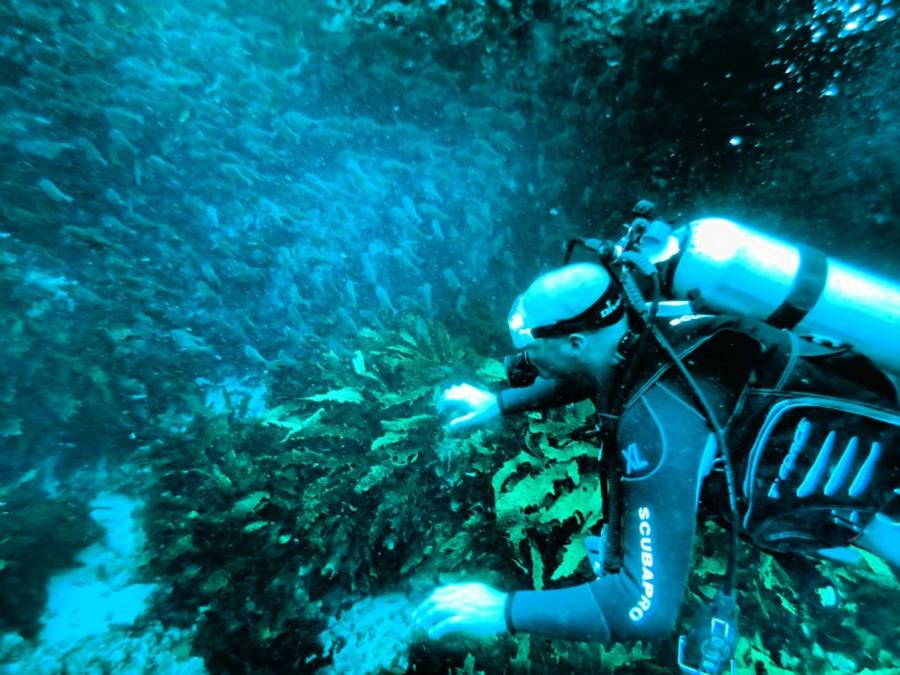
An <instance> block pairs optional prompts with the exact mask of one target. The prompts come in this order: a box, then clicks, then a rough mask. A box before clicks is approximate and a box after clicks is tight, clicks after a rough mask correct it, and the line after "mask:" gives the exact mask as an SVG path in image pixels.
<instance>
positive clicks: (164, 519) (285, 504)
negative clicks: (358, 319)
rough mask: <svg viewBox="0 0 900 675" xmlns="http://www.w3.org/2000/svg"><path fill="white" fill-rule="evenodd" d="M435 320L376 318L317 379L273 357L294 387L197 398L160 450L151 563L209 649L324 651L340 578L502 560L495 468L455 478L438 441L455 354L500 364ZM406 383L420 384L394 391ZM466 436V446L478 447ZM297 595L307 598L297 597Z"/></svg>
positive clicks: (233, 652) (257, 654)
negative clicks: (492, 496) (380, 325)
mask: <svg viewBox="0 0 900 675" xmlns="http://www.w3.org/2000/svg"><path fill="white" fill-rule="evenodd" d="M428 329H429V330H428V333H429V335H430V336H431V337H430V339H429V340H427V341H426V340H419V341H416V339H415V338H412V336H411V334H409V333H408V332H405V331H403V330H402V329H401V330H399V331H398V332H396V333H385V334H379V333H375V332H374V331H368V332H365V333H364V334H363V335H362V338H363V340H364V346H365V350H359V351H358V352H357V353H356V354H354V355H353V356H351V357H349V358H347V359H345V360H343V359H338V358H327V359H323V360H322V362H321V363H320V378H319V379H318V380H317V384H316V389H315V390H314V392H315V393H313V392H309V391H301V390H300V389H301V387H305V386H307V385H305V384H304V383H303V380H302V379H300V378H296V377H294V375H295V374H294V373H293V372H292V371H291V369H290V368H279V369H277V370H274V371H273V372H272V373H271V374H270V376H271V377H272V378H274V379H277V381H275V382H273V383H272V388H273V389H274V390H277V391H279V392H281V396H282V398H283V400H282V402H281V403H278V404H277V405H273V407H271V408H269V409H268V410H267V411H266V412H265V414H264V415H262V416H260V417H257V418H253V417H250V418H247V417H242V416H240V415H237V414H226V413H221V414H213V413H212V412H211V411H210V410H208V409H204V407H203V406H202V405H201V403H200V401H199V399H194V401H193V403H191V402H190V399H185V402H186V403H189V407H190V409H191V415H192V417H191V419H190V421H188V422H187V424H186V426H185V428H184V430H183V432H182V434H181V436H180V438H178V439H177V440H175V441H170V442H168V443H160V444H157V445H153V446H151V447H148V448H147V449H146V451H145V455H146V456H145V459H146V461H147V462H148V463H149V464H150V465H151V466H152V469H153V470H152V476H153V485H152V486H150V488H149V489H148V497H147V509H146V513H147V515H146V519H147V522H146V529H147V532H148V541H149V543H150V548H151V554H150V555H149V556H148V559H147V566H148V570H149V571H152V572H154V573H156V574H160V575H163V576H165V577H167V578H173V580H174V590H173V593H172V596H171V597H170V598H168V599H167V601H166V602H167V605H168V606H170V609H169V611H172V609H171V608H172V607H174V608H177V613H178V614H179V615H182V616H185V617H194V618H197V617H199V621H200V629H199V633H198V640H197V644H198V645H199V647H198V649H200V651H201V652H202V653H203V654H204V656H205V658H206V660H207V663H217V664H220V665H222V664H237V663H243V664H244V665H245V666H246V664H249V663H252V664H256V665H257V667H259V668H262V669H266V668H276V667H277V666H278V664H283V663H288V662H293V661H296V659H298V658H299V657H298V654H303V655H304V658H306V657H309V658H310V659H311V661H310V663H314V662H315V661H316V659H317V658H318V657H315V654H316V653H317V650H318V648H319V645H318V644H317V642H316V637H317V635H318V633H319V632H321V630H322V629H323V628H324V626H325V623H326V620H327V617H328V615H329V614H328V612H329V611H332V612H333V611H335V610H336V606H335V605H334V603H335V602H338V603H339V602H340V601H341V598H340V597H335V595H334V591H333V589H336V588H338V589H345V592H347V593H351V594H354V595H365V594H373V593H376V592H378V591H380V590H382V589H390V588H392V587H394V586H396V585H397V584H401V583H405V582H408V580H409V579H410V577H414V576H416V575H421V574H428V573H430V574H438V573H439V572H440V571H441V570H454V569H460V568H461V567H462V566H463V565H471V564H478V561H482V562H483V565H484V567H486V568H490V567H496V565H497V563H496V560H495V559H496V558H497V555H496V553H494V552H493V551H492V550H491V547H489V546H487V545H486V544H487V542H488V541H489V540H490V538H491V537H492V536H493V535H494V532H493V529H492V526H491V522H490V520H489V519H487V518H486V517H485V513H486V510H485V509H484V508H483V507H479V505H478V504H477V503H473V501H475V500H473V498H472V496H471V494H470V493H471V491H472V490H477V489H479V488H478V487H477V486H478V484H479V483H481V484H482V485H483V487H482V488H480V489H481V490H484V489H485V488H488V486H489V474H488V473H487V472H486V471H485V473H481V472H479V471H477V470H476V471H473V472H472V476H465V477H464V478H465V480H462V481H459V482H458V483H456V484H455V485H453V486H448V485H447V484H446V482H445V481H443V480H442V478H441V476H440V471H439V470H438V469H439V466H440V464H441V458H440V457H439V456H437V455H436V454H435V453H432V452H430V450H431V449H432V448H433V447H434V446H435V445H436V443H437V441H438V437H439V433H440V431H439V420H438V419H437V417H436V416H435V414H434V412H433V400H434V394H435V392H436V391H438V390H439V387H440V383H441V381H442V380H443V379H445V378H446V375H447V372H448V367H449V368H456V369H468V370H471V371H474V372H477V371H478V370H479V369H481V370H484V371H485V373H486V374H487V375H488V376H490V374H491V373H493V374H494V375H496V374H497V372H498V370H497V368H496V367H491V366H489V365H486V363H485V360H484V359H483V358H481V357H477V356H473V354H474V353H475V350H472V349H471V348H469V347H468V346H467V345H466V344H465V343H463V342H460V341H459V340H455V339H453V338H451V337H450V335H449V333H447V331H446V329H444V328H443V327H442V326H441V325H440V324H437V323H432V324H431V325H429V327H428ZM413 345H415V347H414V346H413ZM288 391H293V392H294V395H293V396H288V395H287V393H286V392H288ZM401 392H419V394H418V395H414V396H408V397H407V398H405V399H404V400H399V397H398V398H389V399H388V401H387V402H386V403H380V399H381V397H382V396H384V397H390V396H391V394H394V393H398V394H399V393H401ZM350 411H352V413H350ZM171 422H172V420H170V419H168V418H166V417H165V416H160V418H159V419H158V422H157V423H158V424H160V425H162V426H166V425H168V424H171ZM466 443H467V441H464V440H459V441H458V444H459V447H457V452H460V453H461V452H464V451H466V452H475V449H474V448H473V447H472V446H471V445H469V446H467V445H466ZM466 448H468V449H466ZM484 452H486V449H482V454H480V455H479V458H480V459H481V460H482V461H484V460H485V457H486V455H485V454H484ZM461 461H464V460H461ZM479 466H481V467H482V468H483V469H487V465H486V464H481V465H479ZM462 504H465V505H466V508H465V509H462V508H460V505H462ZM226 552H227V553H226ZM507 565H508V563H507ZM429 570H430V572H429ZM298 593H302V594H304V597H307V598H308V602H306V603H304V604H303V605H299V604H297V603H294V602H290V601H289V602H285V598H288V599H289V600H290V599H291V598H293V597H294V596H295V594H298ZM273 616H274V617H276V618H273ZM248 633H249V634H250V635H251V636H253V639H252V640H251V641H249V642H248V641H247V640H246V639H239V636H242V635H246V634H248ZM235 641H237V642H240V643H241V646H240V647H239V648H237V649H235V648H234V646H233V643H234V642H235ZM288 645H290V653H289V652H288Z"/></svg>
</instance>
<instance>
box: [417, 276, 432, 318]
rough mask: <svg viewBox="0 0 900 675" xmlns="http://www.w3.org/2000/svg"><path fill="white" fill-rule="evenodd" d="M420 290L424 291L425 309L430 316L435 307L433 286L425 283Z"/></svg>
mask: <svg viewBox="0 0 900 675" xmlns="http://www.w3.org/2000/svg"><path fill="white" fill-rule="evenodd" d="M419 290H421V291H422V298H423V299H424V300H425V309H426V310H427V311H428V313H429V314H430V313H432V312H433V311H434V305H433V304H432V297H431V284H429V283H428V282H425V283H424V284H422V288H421V289H419Z"/></svg>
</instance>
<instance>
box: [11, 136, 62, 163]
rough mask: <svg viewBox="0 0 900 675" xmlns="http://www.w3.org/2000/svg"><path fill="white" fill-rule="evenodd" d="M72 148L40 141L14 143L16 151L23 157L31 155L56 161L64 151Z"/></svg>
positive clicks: (52, 142) (53, 142)
mask: <svg viewBox="0 0 900 675" xmlns="http://www.w3.org/2000/svg"><path fill="white" fill-rule="evenodd" d="M71 148H72V146H71V145H69V144H68V143H56V142H55V141H45V140H41V139H35V140H25V141H16V150H18V151H19V152H21V153H22V154H23V155H32V156H34V157H42V158H44V159H51V160H52V159H56V158H57V157H59V155H60V154H61V153H62V152H63V151H64V150H70V149H71Z"/></svg>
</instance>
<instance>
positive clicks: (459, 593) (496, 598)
mask: <svg viewBox="0 0 900 675" xmlns="http://www.w3.org/2000/svg"><path fill="white" fill-rule="evenodd" d="M505 604H506V593H503V592H501V591H498V590H495V589H493V588H491V587H490V586H486V585H485V584H480V583H465V584H450V585H448V586H441V587H440V588H437V589H435V590H434V591H433V592H432V594H431V595H430V596H429V597H428V599H426V600H425V601H424V602H422V604H421V605H419V606H418V607H417V608H416V610H415V611H414V612H413V621H415V622H416V623H417V624H418V625H419V626H420V627H421V628H422V630H424V631H426V632H427V633H428V637H429V638H431V639H432V640H435V639H437V638H441V637H443V636H444V635H447V634H448V633H456V632H465V633H471V634H473V635H478V636H480V637H487V636H490V635H496V634H497V633H503V632H505V631H506V620H505V618H504V616H503V610H504V606H505Z"/></svg>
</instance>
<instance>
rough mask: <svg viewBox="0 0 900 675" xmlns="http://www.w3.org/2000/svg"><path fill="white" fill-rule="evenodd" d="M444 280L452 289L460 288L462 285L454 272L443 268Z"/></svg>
mask: <svg viewBox="0 0 900 675" xmlns="http://www.w3.org/2000/svg"><path fill="white" fill-rule="evenodd" d="M444 279H445V280H446V281H447V285H448V286H449V287H450V288H452V289H457V288H462V283H460V281H459V277H458V276H456V272H454V271H453V270H452V269H450V268H449V267H445V268H444Z"/></svg>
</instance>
